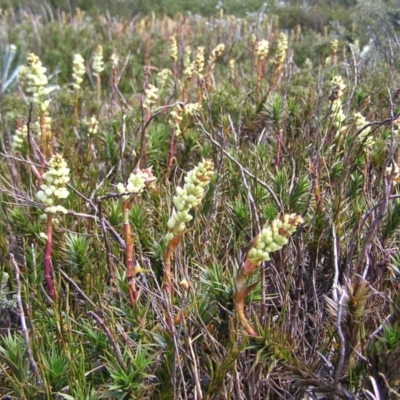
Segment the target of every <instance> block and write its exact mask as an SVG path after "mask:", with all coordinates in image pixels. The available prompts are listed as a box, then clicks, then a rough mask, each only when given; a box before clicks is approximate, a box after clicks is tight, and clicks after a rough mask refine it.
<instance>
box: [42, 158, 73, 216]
mask: <svg viewBox="0 0 400 400" xmlns="http://www.w3.org/2000/svg"><path fill="white" fill-rule="evenodd" d="M69 171H70V170H69V168H67V163H66V162H65V160H64V158H63V157H62V155H61V154H55V155H54V156H53V157H51V159H50V161H49V169H48V171H47V172H45V173H44V174H43V176H42V178H43V183H42V185H40V190H39V191H38V192H37V193H36V198H37V199H38V200H39V201H40V202H42V203H43V204H44V205H45V206H46V208H45V209H44V212H45V213H46V214H56V213H57V212H61V213H63V214H66V213H67V212H68V211H67V210H66V209H65V208H64V207H63V206H61V205H59V204H57V203H58V202H59V200H62V199H66V198H67V197H68V195H69V192H68V190H67V188H66V186H65V185H66V184H67V183H68V182H69Z"/></svg>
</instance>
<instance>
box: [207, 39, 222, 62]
mask: <svg viewBox="0 0 400 400" xmlns="http://www.w3.org/2000/svg"><path fill="white" fill-rule="evenodd" d="M224 50H225V45H224V44H223V43H220V44H219V45H218V46H217V47H216V48H215V49H214V50H213V51H212V52H211V54H210V59H209V60H208V62H209V64H211V63H213V62H215V60H216V59H217V58H218V57H220V56H221V55H222V53H223V52H224Z"/></svg>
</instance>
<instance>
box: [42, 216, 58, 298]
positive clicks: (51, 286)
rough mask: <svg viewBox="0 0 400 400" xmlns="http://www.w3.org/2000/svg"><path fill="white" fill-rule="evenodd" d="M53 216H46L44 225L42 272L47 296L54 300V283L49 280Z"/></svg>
mask: <svg viewBox="0 0 400 400" xmlns="http://www.w3.org/2000/svg"><path fill="white" fill-rule="evenodd" d="M52 223H53V214H50V213H49V214H47V224H46V236H47V240H46V248H45V251H44V259H43V271H44V279H45V281H46V286H47V294H48V295H49V297H50V298H51V299H52V300H54V299H55V297H56V292H55V289H54V283H53V280H52V278H51V249H52V245H53V240H52V235H53V225H52Z"/></svg>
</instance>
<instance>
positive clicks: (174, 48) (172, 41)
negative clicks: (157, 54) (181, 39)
mask: <svg viewBox="0 0 400 400" xmlns="http://www.w3.org/2000/svg"><path fill="white" fill-rule="evenodd" d="M169 56H170V57H171V60H172V74H173V76H174V78H176V75H177V71H176V62H177V60H178V45H177V43H176V38H175V37H174V36H171V37H170V38H169Z"/></svg>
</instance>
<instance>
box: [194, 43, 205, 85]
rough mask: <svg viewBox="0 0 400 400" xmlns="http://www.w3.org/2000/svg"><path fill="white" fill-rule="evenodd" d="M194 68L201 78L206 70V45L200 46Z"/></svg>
mask: <svg viewBox="0 0 400 400" xmlns="http://www.w3.org/2000/svg"><path fill="white" fill-rule="evenodd" d="M194 70H195V71H196V74H197V76H198V77H199V78H200V79H201V78H202V77H203V71H204V47H203V46H199V47H198V48H197V52H196V58H195V60H194Z"/></svg>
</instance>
